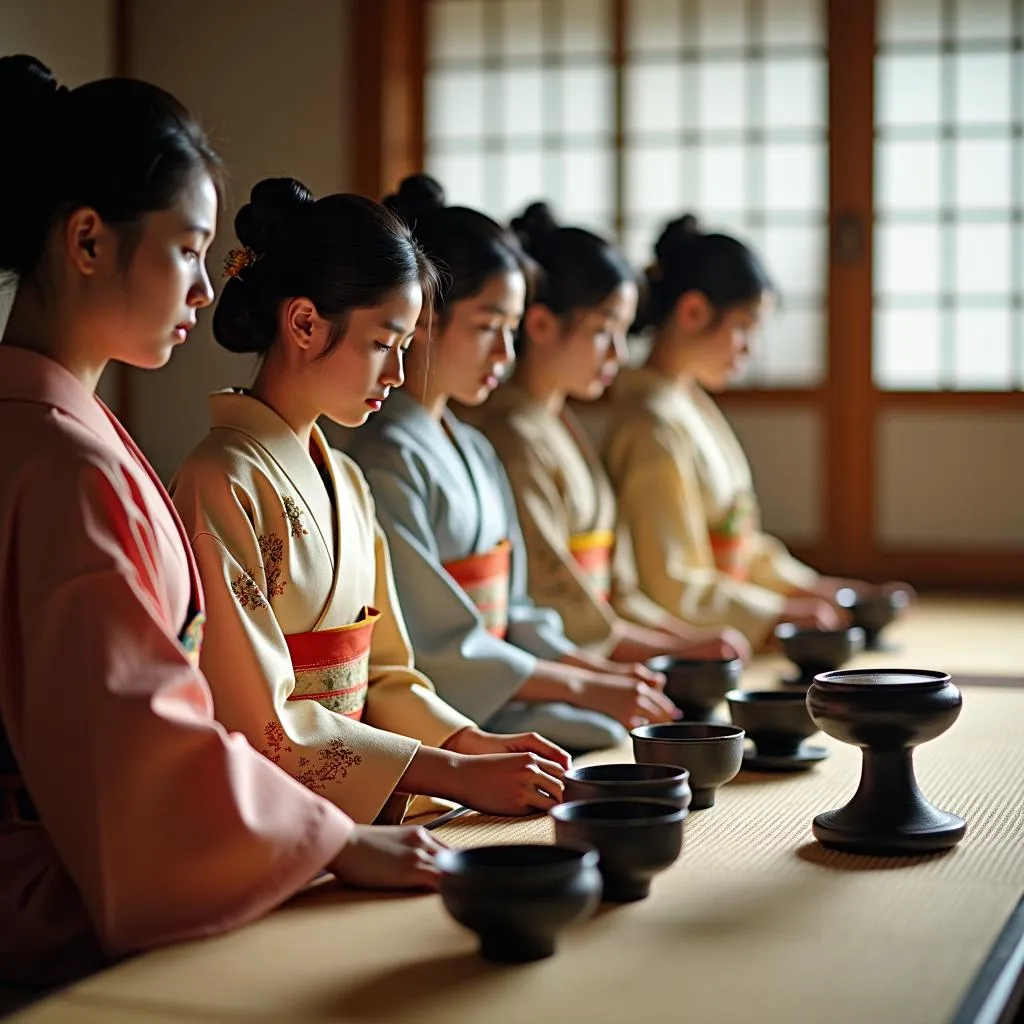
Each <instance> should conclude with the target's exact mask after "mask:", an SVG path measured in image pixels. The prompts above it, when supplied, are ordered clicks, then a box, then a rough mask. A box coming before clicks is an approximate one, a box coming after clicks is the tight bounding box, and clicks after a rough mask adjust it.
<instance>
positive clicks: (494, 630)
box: [445, 540, 512, 640]
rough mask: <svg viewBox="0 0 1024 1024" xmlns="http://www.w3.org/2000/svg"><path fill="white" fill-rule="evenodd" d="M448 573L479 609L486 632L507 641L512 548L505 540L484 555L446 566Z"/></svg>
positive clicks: (463, 559) (471, 556) (473, 556)
mask: <svg viewBox="0 0 1024 1024" xmlns="http://www.w3.org/2000/svg"><path fill="white" fill-rule="evenodd" d="M445 569H447V570H448V573H449V575H451V577H452V579H454V580H455V582H456V583H458V585H459V586H460V587H462V589H463V590H464V591H465V592H466V595H467V597H469V599H470V601H472V602H473V604H474V605H476V610H477V611H478V612H479V613H480V616H481V618H482V619H483V620H484V625H485V626H486V627H487V632H488V633H491V634H493V635H494V636H496V637H498V638H499V639H500V640H504V639H505V634H506V633H507V632H508V592H509V588H510V586H511V582H512V545H511V544H510V543H509V542H508V541H507V540H503V541H502V542H501V543H500V544H499V545H498V546H497V547H496V548H494V549H493V550H491V551H485V552H484V553H483V554H482V555H470V556H469V558H460V559H459V560H458V561H457V562H446V563H445Z"/></svg>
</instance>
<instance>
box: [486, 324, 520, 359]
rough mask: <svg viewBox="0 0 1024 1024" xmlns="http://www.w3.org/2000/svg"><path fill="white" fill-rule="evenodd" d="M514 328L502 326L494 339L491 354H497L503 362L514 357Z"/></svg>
mask: <svg viewBox="0 0 1024 1024" xmlns="http://www.w3.org/2000/svg"><path fill="white" fill-rule="evenodd" d="M515 354H516V348H515V328H513V327H504V328H502V330H501V332H500V333H499V334H498V336H497V337H496V338H495V339H494V349H493V350H492V351H491V355H493V356H497V357H498V358H499V359H500V360H501V361H502V362H503V363H511V362H512V360H513V359H514V358H515Z"/></svg>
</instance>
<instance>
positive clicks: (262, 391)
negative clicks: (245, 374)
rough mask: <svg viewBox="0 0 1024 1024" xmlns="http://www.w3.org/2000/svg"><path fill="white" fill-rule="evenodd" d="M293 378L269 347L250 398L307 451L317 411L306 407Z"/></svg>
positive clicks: (290, 371) (306, 402)
mask: <svg viewBox="0 0 1024 1024" xmlns="http://www.w3.org/2000/svg"><path fill="white" fill-rule="evenodd" d="M296 378H297V374H296V373H295V372H294V370H291V369H289V368H286V367H285V366H284V365H282V359H281V357H280V356H279V355H278V354H277V348H276V347H275V348H272V349H271V350H270V352H269V354H268V355H267V356H266V357H265V358H264V360H263V363H262V364H261V365H260V368H259V372H258V373H257V374H256V380H255V381H254V382H253V385H252V395H253V397H254V398H258V399H259V400H260V401H261V402H263V403H264V404H265V405H268V406H270V408H271V409H273V410H274V412H276V413H277V415H278V416H280V417H281V419H283V420H284V421H285V423H287V424H288V426H289V427H291V428H292V431H293V433H294V434H295V436H296V437H297V438H298V439H299V442H300V443H301V445H302V447H303V448H304V449H306V451H309V445H310V438H311V437H312V434H313V425H314V424H315V423H316V421H317V418H318V417H319V415H320V411H319V410H318V409H314V408H312V407H311V406H310V404H309V401H308V399H307V398H306V396H305V395H304V394H303V393H302V389H301V388H300V387H299V386H298V382H297V379H296Z"/></svg>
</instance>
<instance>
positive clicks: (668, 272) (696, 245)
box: [633, 214, 775, 330]
mask: <svg viewBox="0 0 1024 1024" xmlns="http://www.w3.org/2000/svg"><path fill="white" fill-rule="evenodd" d="M654 255H655V260H654V263H652V264H651V266H650V267H648V268H647V272H646V275H647V295H646V301H645V302H644V303H643V308H642V310H641V313H640V316H638V317H637V321H636V323H635V324H634V325H633V329H634V330H642V329H643V328H644V327H648V326H652V325H653V326H656V327H660V326H661V325H662V324H663V323H664V322H665V320H666V319H667V318H668V316H669V315H670V314H671V312H672V310H673V309H674V308H675V305H676V303H677V302H678V301H679V299H680V297H681V296H683V295H685V294H686V293H687V292H690V291H696V292H700V293H702V294H703V295H704V296H705V297H706V298H707V300H708V302H709V303H711V305H712V307H714V309H715V311H716V313H718V314H722V313H724V312H725V311H726V310H727V309H729V308H730V307H732V306H737V305H740V304H742V303H745V302H753V301H756V300H757V299H758V298H760V296H761V295H762V293H764V292H766V291H774V290H775V286H774V284H773V283H772V280H771V278H770V277H769V276H768V271H767V270H766V269H765V267H764V264H763V263H762V262H761V259H760V257H759V256H758V255H757V253H755V252H754V251H753V250H752V249H749V248H748V247H747V246H745V245H744V244H743V243H742V242H740V241H738V240H737V239H735V238H732V237H731V236H730V235H721V234H704V233H703V232H702V231H701V230H700V227H699V225H698V223H697V218H696V217H694V216H693V215H692V214H684V215H683V216H682V217H679V218H678V219H677V220H674V221H672V222H671V223H669V224H668V225H667V226H666V227H665V230H664V231H662V233H661V237H660V238H659V239H658V241H657V242H656V243H655V246H654Z"/></svg>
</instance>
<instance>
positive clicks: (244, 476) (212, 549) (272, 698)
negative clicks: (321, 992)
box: [172, 392, 472, 823]
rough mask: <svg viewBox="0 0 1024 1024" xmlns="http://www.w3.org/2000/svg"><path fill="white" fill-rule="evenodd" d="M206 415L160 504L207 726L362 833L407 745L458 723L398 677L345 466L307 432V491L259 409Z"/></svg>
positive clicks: (380, 567)
mask: <svg viewBox="0 0 1024 1024" xmlns="http://www.w3.org/2000/svg"><path fill="white" fill-rule="evenodd" d="M211 404H212V415H213V429H212V430H211V432H210V434H209V435H208V436H207V438H206V439H205V440H204V441H203V442H202V443H201V444H200V445H199V446H198V447H197V448H196V449H195V451H193V452H192V454H191V455H190V456H189V457H188V458H187V459H186V460H185V462H184V464H183V465H182V467H181V469H180V470H179V471H178V474H177V476H176V478H175V480H174V482H173V484H172V493H173V496H174V502H175V505H176V506H177V508H178V510H179V512H180V514H181V517H182V520H183V521H184V523H185V526H186V529H187V531H188V535H189V538H190V539H191V542H192V548H193V550H194V552H195V556H196V561H197V563H198V565H199V572H200V574H201V576H202V578H203V586H204V588H205V590H206V595H207V625H206V642H205V643H204V646H203V654H202V661H201V664H202V667H203V671H204V672H205V673H206V676H207V678H208V679H209V681H210V685H211V687H212V689H213V694H214V700H215V702H216V706H217V714H218V717H219V718H220V719H221V721H223V722H224V723H225V724H226V725H227V726H228V727H229V728H232V729H237V730H238V731H239V732H241V733H243V734H244V735H245V736H246V737H248V739H249V740H250V742H251V743H252V744H253V745H254V746H255V747H256V748H257V749H258V750H260V751H262V752H263V753H264V754H265V755H266V756H267V757H268V758H270V759H271V760H272V761H273V762H274V763H275V764H279V765H280V766H281V767H282V768H284V769H285V770H286V771H287V772H288V773H289V774H291V775H293V776H294V777H295V778H297V779H298V780H299V781H300V782H302V783H304V784H305V785H306V786H308V787H309V788H310V789H312V790H314V791H315V792H317V793H320V794H322V795H323V796H325V797H327V799H329V800H330V801H331V802H332V803H334V804H335V805H337V806H338V807H340V808H342V809H343V810H344V811H346V812H347V813H348V814H350V815H351V816H352V817H353V818H354V819H355V820H356V821H358V822H363V823H368V822H372V821H374V820H375V819H376V818H377V816H378V815H379V814H380V813H381V811H382V810H384V809H385V805H386V804H388V803H389V798H390V797H391V795H392V794H393V793H394V791H395V787H396V786H397V785H398V782H399V780H400V779H401V777H402V775H403V774H404V773H405V770H406V768H408V766H409V763H410V761H411V760H412V758H413V755H414V754H415V753H416V750H417V749H418V748H419V745H420V743H421V742H422V743H428V744H431V745H434V746H440V745H442V744H443V743H444V742H445V741H446V740H447V739H449V737H451V736H452V735H453V734H454V733H455V732H457V731H458V730H460V729H462V728H465V727H466V726H469V725H472V722H471V721H470V720H469V719H468V718H465V717H464V716H463V715H461V714H459V713H458V712H457V711H455V710H454V709H453V708H451V707H449V706H448V705H447V704H445V703H444V701H443V700H441V698H440V697H438V696H437V694H436V693H435V692H434V688H433V686H432V685H431V684H430V682H429V680H428V679H426V678H425V677H424V676H423V675H421V674H420V673H419V672H417V671H416V670H415V669H414V668H413V659H412V652H411V650H410V648H409V641H408V638H407V635H406V632H405V626H404V624H403V621H402V616H401V612H400V610H399V608H398V603H397V600H396V598H395V592H394V583H393V580H392V576H391V565H390V559H389V557H388V549H387V544H386V543H385V540H384V537H383V534H382V533H381V530H380V527H379V526H378V525H377V522H376V520H375V518H374V508H373V502H372V499H371V498H370V493H369V490H368V489H367V487H366V483H365V481H364V480H363V478H362V476H361V474H360V473H359V470H358V469H357V468H356V467H355V465H354V464H353V463H352V462H351V460H350V459H348V458H346V457H345V456H344V455H341V454H340V453H338V452H336V451H334V450H332V449H331V448H330V447H329V446H328V444H327V442H326V441H325V440H324V438H323V435H322V434H321V433H320V431H319V430H318V429H316V428H314V430H313V437H312V443H313V444H314V445H316V447H317V449H318V451H319V454H320V457H321V459H322V462H323V465H324V474H325V476H324V477H323V478H322V477H321V475H320V473H319V472H318V471H317V466H316V464H315V463H314V461H313V459H312V458H311V457H310V455H309V453H308V452H307V451H305V450H304V449H303V447H302V445H301V444H300V443H299V440H298V438H297V437H296V436H295V434H294V433H293V432H292V430H291V428H290V427H289V426H288V425H287V424H286V423H285V422H284V420H282V419H281V418H280V417H279V416H278V415H277V413H275V412H274V411H273V410H272V409H270V408H269V406H267V405H265V404H263V403H262V402H260V401H259V400H257V399H255V398H252V397H250V396H248V395H245V394H241V393H233V392H224V393H221V394H216V395H213V396H212V399H211ZM328 488H329V489H330V490H328ZM405 803H406V801H405V798H404V797H401V798H398V797H396V799H395V800H394V801H392V802H391V803H390V805H389V806H388V807H387V810H386V814H385V815H384V818H385V820H399V819H400V818H401V816H402V814H403V812H404V810H405Z"/></svg>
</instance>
